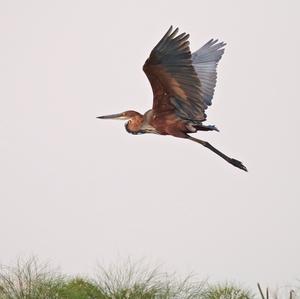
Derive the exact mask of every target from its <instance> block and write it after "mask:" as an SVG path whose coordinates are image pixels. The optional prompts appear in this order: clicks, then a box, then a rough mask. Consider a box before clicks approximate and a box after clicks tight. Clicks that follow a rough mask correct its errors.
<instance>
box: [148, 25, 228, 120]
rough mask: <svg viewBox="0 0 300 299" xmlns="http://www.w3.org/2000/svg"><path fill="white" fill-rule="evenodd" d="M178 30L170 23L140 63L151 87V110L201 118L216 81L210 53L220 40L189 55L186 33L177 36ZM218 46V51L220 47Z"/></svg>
mask: <svg viewBox="0 0 300 299" xmlns="http://www.w3.org/2000/svg"><path fill="white" fill-rule="evenodd" d="M177 32H178V28H176V29H175V30H174V31H173V28H172V26H171V27H170V29H169V30H168V31H167V33H166V34H165V35H164V36H163V38H162V39H161V40H160V41H159V43H158V44H157V45H156V46H155V48H154V49H153V50H152V52H151V54H150V57H149V58H148V59H147V60H146V62H145V64H144V67H143V69H144V72H145V73H146V75H147V77H148V79H149V81H150V83H151V86H152V90H153V97H154V99H153V110H154V111H155V112H156V113H160V112H164V111H170V110H175V112H176V114H177V115H178V116H179V117H181V118H184V119H190V120H197V121H203V120H205V118H206V116H205V112H204V111H205V109H206V108H207V105H210V102H211V98H212V95H213V91H214V87H215V82H216V78H215V77H216V76H215V69H216V65H217V61H216V62H215V68H214V69H213V67H212V66H213V64H212V57H213V54H212V53H215V52H216V50H215V49H216V46H217V45H220V44H217V45H214V44H215V43H213V45H214V48H213V49H211V44H209V43H207V44H206V45H204V46H203V47H202V48H201V49H199V50H198V51H197V52H195V53H194V54H193V55H192V54H191V52H190V48H189V41H188V38H189V35H188V34H186V33H182V34H180V35H178V36H176V35H177ZM217 50H218V51H219V52H220V51H221V50H220V47H219V48H217ZM221 55H222V54H221ZM220 58H221V57H219V58H218V59H220ZM199 73H200V74H199ZM202 80H203V82H202Z"/></svg>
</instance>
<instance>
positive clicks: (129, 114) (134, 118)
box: [97, 110, 144, 135]
mask: <svg viewBox="0 0 300 299" xmlns="http://www.w3.org/2000/svg"><path fill="white" fill-rule="evenodd" d="M97 118H99V119H120V120H128V122H127V123H126V124H125V128H126V131H127V132H128V133H131V134H135V135H136V134H140V133H143V132H142V131H141V130H140V128H141V126H142V123H143V121H144V117H143V115H141V114H140V113H138V112H136V111H133V110H128V111H125V112H122V113H118V114H111V115H105V116H98V117H97Z"/></svg>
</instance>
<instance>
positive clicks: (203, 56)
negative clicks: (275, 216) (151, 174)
mask: <svg viewBox="0 0 300 299" xmlns="http://www.w3.org/2000/svg"><path fill="white" fill-rule="evenodd" d="M177 33H178V28H176V29H175V30H174V31H173V28H172V26H171V27H170V29H169V30H168V31H167V33H166V34H165V35H164V36H163V38H162V39H161V40H160V41H159V43H158V44H157V45H156V46H155V47H154V49H153V50H152V51H151V53H150V56H149V58H148V59H147V60H146V62H145V64H144V67H143V70H144V72H145V74H146V75H147V77H148V79H149V81H150V84H151V87H152V90H153V106H152V109H151V110H149V111H147V112H146V113H145V114H144V115H142V114H140V113H138V112H136V111H132V110H130V111H125V112H123V113H119V114H113V115H108V116H99V117H98V118H101V119H127V120H128V122H127V123H126V125H125V127H126V130H127V131H128V132H129V133H132V134H144V133H155V134H160V135H171V136H174V137H179V138H187V139H190V140H192V141H195V142H197V143H200V144H202V145H203V146H205V147H207V148H209V149H210V150H212V151H213V152H215V153H216V154H217V155H219V156H220V157H222V158H223V159H225V160H226V161H227V162H229V163H230V164H232V165H234V166H236V167H238V168H240V169H242V170H245V171H247V168H246V167H245V166H244V165H243V164H242V163H241V162H240V161H238V160H236V159H233V158H229V157H227V156H226V155H224V154H223V153H221V152H220V151H219V150H217V149H216V148H214V147H213V146H212V145H211V144H209V143H208V142H206V141H203V140H200V139H196V138H194V137H192V136H190V135H189V134H191V133H196V132H197V131H213V130H215V131H218V130H217V128H216V127H215V126H205V125H203V124H202V123H203V122H204V121H206V114H205V110H206V109H207V107H208V106H209V105H211V100H212V98H213V94H214V89H215V85H216V78H217V72H216V68H217V64H218V62H219V60H220V59H221V57H222V55H223V53H224V46H225V44H224V43H222V42H221V43H217V40H210V41H209V42H207V43H206V44H205V45H204V46H203V47H201V48H200V49H199V50H198V51H196V52H194V53H192V54H191V52H190V48H189V41H188V38H189V35H188V34H186V33H181V34H179V35H177Z"/></svg>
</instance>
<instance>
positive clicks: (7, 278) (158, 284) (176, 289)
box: [0, 258, 297, 299]
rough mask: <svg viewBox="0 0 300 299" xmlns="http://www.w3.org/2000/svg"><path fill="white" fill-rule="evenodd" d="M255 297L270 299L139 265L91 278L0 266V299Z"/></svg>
mask: <svg viewBox="0 0 300 299" xmlns="http://www.w3.org/2000/svg"><path fill="white" fill-rule="evenodd" d="M149 269H150V270H149ZM259 287H260V286H259ZM287 295H288V296H287V297H285V298H288V299H296V298H297V297H296V292H290V293H288V294H287ZM259 296H260V297H261V298H262V299H269V298H271V296H270V295H269V290H268V289H266V290H262V288H261V287H260V288H259V291H258V292H257V295H256V296H255V295H254V294H253V293H252V292H251V291H249V290H247V289H245V288H242V287H239V286H237V285H234V284H230V283H225V284H218V285H216V284H209V283H208V282H206V281H196V280H194V279H193V277H188V278H185V279H179V278H178V277H177V276H176V275H174V274H167V273H163V272H161V271H160V270H159V269H158V268H156V269H151V267H148V266H141V264H139V263H136V264H134V263H130V262H127V263H125V264H122V265H119V266H111V267H108V268H103V267H99V269H98V271H97V273H96V275H95V277H94V278H88V277H69V276H66V275H62V274H61V273H60V272H59V271H57V270H53V269H51V268H50V267H49V266H48V265H46V264H42V263H40V262H39V261H38V260H37V259H36V258H31V259H28V260H26V261H21V260H19V261H18V262H17V263H16V265H14V266H3V265H2V266H0V299H254V298H258V297H259ZM274 298H276V296H275V297H274ZM277 298H278V297H277Z"/></svg>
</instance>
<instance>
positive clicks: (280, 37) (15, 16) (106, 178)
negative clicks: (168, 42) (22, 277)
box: [0, 0, 300, 286]
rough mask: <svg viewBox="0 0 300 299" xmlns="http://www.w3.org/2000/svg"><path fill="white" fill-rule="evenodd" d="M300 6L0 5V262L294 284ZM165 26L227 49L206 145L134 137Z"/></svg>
mask: <svg viewBox="0 0 300 299" xmlns="http://www.w3.org/2000/svg"><path fill="white" fill-rule="evenodd" d="M299 8H300V5H299V1H296V0H295V1H292V0H291V1H274V0H273V1H259V0H256V1H238V0H236V1H211V0H209V1H208V0H207V1H201V0H197V1H176V0H172V1H161V0H160V1H156V0H152V1H138V0H136V1H99V0H98V1H74V0H72V1H71V0H69V1H67V0H64V1H58V0H57V1H38V0H36V1H13V0H12V1H8V0H1V1H0V36H1V39H0V66H1V67H0V82H1V83H0V86H1V87H0V103H1V106H0V107H1V109H0V153H1V155H0V181H1V187H0V203H1V206H0V213H1V214H0V216H1V217H0V236H1V238H0V262H1V263H10V262H12V261H14V259H15V258H16V257H17V256H26V255H31V254H36V255H37V256H39V257H40V258H41V259H42V260H50V261H52V262H53V264H54V265H59V266H61V267H62V269H63V271H65V272H68V273H86V272H88V273H89V272H92V271H93V270H94V267H95V264H96V262H97V261H100V262H105V263H107V262H114V261H116V259H117V258H118V257H124V258H126V257H128V256H130V257H132V258H133V259H139V258H141V257H145V258H146V259H149V260H154V261H157V262H159V263H163V264H165V265H166V267H167V268H170V269H173V270H176V271H178V272H179V273H186V272H189V271H193V272H195V273H198V274H199V275H200V277H203V278H205V277H207V276H209V277H210V278H211V279H213V280H219V281H222V280H235V281H239V282H243V283H246V284H248V285H251V286H252V285H254V283H255V282H256V281H260V282H262V283H270V284H273V285H275V284H277V283H278V284H280V285H282V284H284V283H286V282H289V283H294V282H295V281H296V278H298V279H299V278H300V259H299V252H300V233H299V228H300V218H299V211H300V181H299V166H300V159H299V152H300V142H299V128H300V127H299V123H300V121H299V110H300V104H299V101H300V98H299V68H300V63H299V53H300V35H299V28H300V19H299ZM170 25H174V26H179V28H180V30H181V32H187V33H190V41H191V49H192V51H194V50H196V49H198V48H199V47H200V46H202V45H203V44H204V43H205V42H207V41H208V40H209V39H210V38H219V39H220V40H222V41H225V42H226V43H227V46H226V50H225V54H224V56H223V58H222V60H221V61H220V65H219V68H218V82H217V88H216V92H215V97H214V99H213V106H212V107H210V108H209V110H208V122H207V123H209V124H214V125H216V126H217V127H218V128H219V129H220V133H217V132H211V133H208V132H203V133H198V137H201V138H202V139H204V140H207V141H209V142H211V143H212V144H213V145H215V146H216V147H217V148H219V149H220V150H222V151H224V153H226V154H228V155H229V156H232V157H235V158H237V159H239V160H241V161H243V163H244V164H245V165H246V166H247V167H248V169H249V172H248V173H245V172H243V171H240V170H239V169H237V168H234V167H232V166H231V165H230V164H228V163H226V162H225V161H224V160H222V159H221V158H220V157H218V156H216V155H215V154H214V153H212V152H210V151H209V150H207V149H205V148H204V147H202V146H201V145H199V144H196V143H193V142H190V141H187V140H180V139H176V138H172V137H162V136H156V135H143V136H133V135H130V134H127V132H126V131H125V129H124V124H123V122H122V121H104V120H97V119H96V118H95V117H96V116H97V115H103V114H111V113H118V112H122V111H124V110H128V109H136V110H137V111H140V112H145V111H146V110H148V109H150V108H151V105H152V91H151V88H150V85H149V83H148V81H147V78H146V76H145V75H144V73H143V71H142V65H143V63H144V61H145V59H146V58H147V57H148V55H149V53H150V51H151V49H152V48H153V46H154V45H155V44H156V43H157V42H158V41H159V39H160V38H161V36H162V35H163V34H164V33H165V32H166V30H167V29H168V27H169V26H170Z"/></svg>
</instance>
